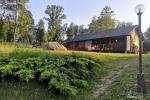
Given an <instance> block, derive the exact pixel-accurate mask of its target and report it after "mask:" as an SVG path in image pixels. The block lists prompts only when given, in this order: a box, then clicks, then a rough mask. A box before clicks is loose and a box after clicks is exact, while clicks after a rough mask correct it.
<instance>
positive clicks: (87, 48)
mask: <svg viewBox="0 0 150 100" xmlns="http://www.w3.org/2000/svg"><path fill="white" fill-rule="evenodd" d="M85 50H88V51H91V50H92V41H91V40H89V41H85Z"/></svg>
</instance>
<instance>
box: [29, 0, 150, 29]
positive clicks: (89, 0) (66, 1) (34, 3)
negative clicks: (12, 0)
mask: <svg viewBox="0 0 150 100" xmlns="http://www.w3.org/2000/svg"><path fill="white" fill-rule="evenodd" d="M140 3H142V4H144V6H145V12H144V14H143V16H142V31H143V32H144V31H146V29H147V28H148V27H149V26H150V6H149V5H150V0H30V2H29V4H28V9H29V10H30V11H31V12H32V14H33V17H34V19H35V24H37V22H38V21H39V19H41V18H43V17H44V16H46V15H45V13H44V11H45V9H46V6H47V5H53V4H56V5H61V6H63V7H64V13H65V14H66V15H67V19H66V20H64V21H63V22H64V23H66V22H67V23H70V22H74V23H75V24H78V25H81V24H84V25H87V24H89V23H90V21H91V18H92V17H93V16H94V15H96V16H98V15H99V14H100V12H101V10H102V8H103V7H105V6H106V5H108V6H110V7H111V8H112V10H114V11H115V16H114V17H115V18H116V19H117V20H120V21H125V22H128V21H130V22H133V24H137V23H138V22H137V15H136V14H135V11H134V8H135V6H136V5H137V4H140ZM46 27H47V25H46Z"/></svg>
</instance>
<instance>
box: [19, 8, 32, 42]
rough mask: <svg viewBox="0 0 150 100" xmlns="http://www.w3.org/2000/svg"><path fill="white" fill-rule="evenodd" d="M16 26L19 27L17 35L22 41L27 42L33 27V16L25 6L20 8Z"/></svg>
mask: <svg viewBox="0 0 150 100" xmlns="http://www.w3.org/2000/svg"><path fill="white" fill-rule="evenodd" d="M18 22H19V23H18V28H19V34H18V35H19V36H20V40H21V41H22V42H29V38H28V36H29V34H30V33H31V31H32V28H33V18H32V13H31V12H30V11H28V10H27V9H26V8H23V9H21V11H20V15H19V18H18Z"/></svg>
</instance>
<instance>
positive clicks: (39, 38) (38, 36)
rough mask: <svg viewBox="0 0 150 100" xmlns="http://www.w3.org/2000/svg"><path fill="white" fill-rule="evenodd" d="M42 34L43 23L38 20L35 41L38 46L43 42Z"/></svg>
mask: <svg viewBox="0 0 150 100" xmlns="http://www.w3.org/2000/svg"><path fill="white" fill-rule="evenodd" d="M44 33H45V29H44V21H43V20H42V19H40V21H39V22H38V26H37V31H36V41H38V43H39V44H40V45H41V44H42V42H44Z"/></svg>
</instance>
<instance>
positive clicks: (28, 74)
mask: <svg viewBox="0 0 150 100" xmlns="http://www.w3.org/2000/svg"><path fill="white" fill-rule="evenodd" d="M15 75H16V76H17V77H18V78H19V79H20V80H22V81H26V82H29V80H31V79H33V78H34V73H33V71H32V70H29V69H21V70H19V71H17V72H16V73H15Z"/></svg>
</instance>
